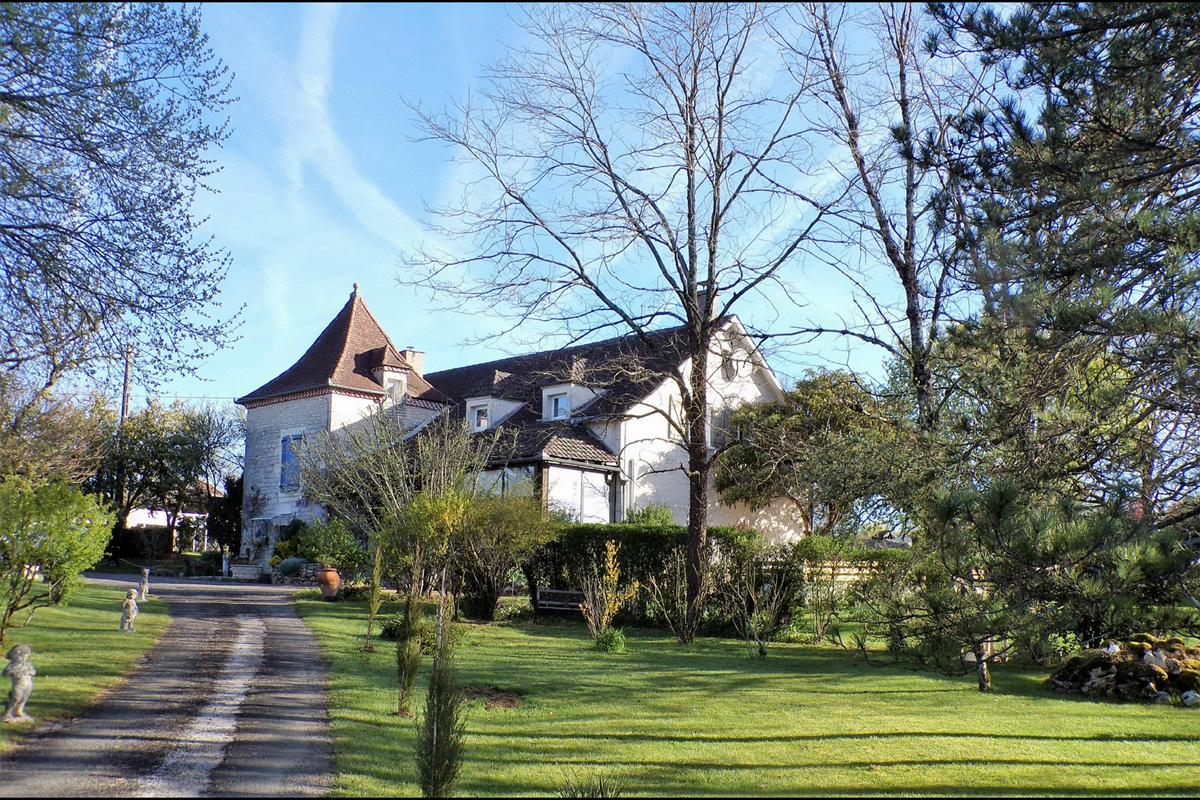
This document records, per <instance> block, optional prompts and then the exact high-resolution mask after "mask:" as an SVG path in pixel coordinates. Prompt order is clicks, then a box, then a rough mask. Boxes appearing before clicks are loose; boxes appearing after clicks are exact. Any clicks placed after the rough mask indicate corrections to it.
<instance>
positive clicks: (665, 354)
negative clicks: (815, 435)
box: [237, 285, 802, 560]
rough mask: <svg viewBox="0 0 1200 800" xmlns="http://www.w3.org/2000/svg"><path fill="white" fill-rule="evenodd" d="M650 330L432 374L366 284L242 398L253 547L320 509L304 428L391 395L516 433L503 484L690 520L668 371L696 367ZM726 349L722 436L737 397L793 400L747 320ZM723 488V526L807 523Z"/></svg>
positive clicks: (427, 412)
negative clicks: (397, 340)
mask: <svg viewBox="0 0 1200 800" xmlns="http://www.w3.org/2000/svg"><path fill="white" fill-rule="evenodd" d="M649 339H650V341H649V342H645V341H642V340H641V339H639V338H638V337H634V336H626V337H620V338H616V339H609V340H607V341H603V342H596V343H593V344H585V345H578V346H575V347H570V348H564V349H559V350H549V351H545V352H541V353H531V354H529V355H522V356H513V357H510V358H503V359H498V360H495V361H489V362H486V363H482V364H474V365H471V366H466V367H458V368H455V369H448V370H442V371H439V372H425V370H424V354H423V353H421V352H420V351H417V350H414V349H411V348H408V349H400V348H397V347H396V346H395V345H393V344H392V342H391V340H390V339H389V338H388V336H387V334H386V333H385V332H384V331H383V328H382V327H381V326H380V325H379V323H378V322H377V321H376V319H375V317H374V316H373V315H372V314H371V312H370V311H369V310H368V309H367V306H366V303H365V302H363V299H362V297H361V295H360V293H359V291H358V287H357V285H356V286H355V291H354V293H353V294H352V295H351V296H350V299H349V301H347V303H346V305H345V306H344V307H343V308H342V310H341V311H340V312H338V314H337V316H336V317H334V319H333V321H332V322H330V323H329V325H328V326H327V327H326V328H325V330H324V331H322V332H321V334H320V335H319V336H318V337H317V339H316V341H315V342H313V344H312V346H311V347H309V349H308V350H307V351H306V352H305V353H304V355H303V356H301V357H300V360H299V361H297V362H296V363H295V364H293V365H292V366H291V367H289V368H288V369H287V370H285V371H284V372H283V373H282V374H280V375H279V376H278V377H276V378H274V379H272V380H270V381H268V382H267V383H265V384H263V385H262V386H261V387H259V388H258V389H255V390H254V391H253V392H250V393H249V394H247V395H245V396H244V397H241V398H239V399H238V401H237V402H238V403H239V404H241V405H243V406H245V407H246V479H245V486H246V489H245V500H244V504H243V522H244V528H243V530H244V533H243V545H242V549H243V552H246V551H247V549H249V550H251V551H254V552H256V553H257V555H258V557H259V558H260V559H263V560H265V559H266V558H269V556H270V551H271V547H262V546H261V545H263V544H268V543H270V544H273V542H274V537H275V536H276V535H277V533H278V530H279V528H280V527H282V526H283V525H286V524H287V523H289V522H291V521H292V520H293V519H297V518H300V519H311V518H313V517H314V516H317V515H319V514H321V513H322V511H321V509H319V508H316V507H314V506H312V505H310V504H308V503H306V501H305V499H304V498H303V496H302V494H301V492H300V486H299V484H298V482H297V481H296V479H295V476H294V475H293V474H292V471H291V470H290V469H289V467H290V464H291V461H292V459H293V457H294V455H293V454H294V452H295V449H296V448H297V447H298V446H299V445H300V443H301V442H302V441H303V440H304V438H305V437H306V436H311V435H314V434H317V433H322V432H327V431H334V430H338V429H340V428H343V427H346V426H347V425H351V424H353V423H354V422H355V421H357V420H360V419H362V418H363V417H364V416H365V415H367V414H368V413H370V412H371V411H372V410H374V409H376V408H378V407H379V406H381V405H382V406H384V407H386V408H390V409H391V410H392V412H393V413H395V414H398V415H401V419H402V420H403V421H404V422H405V423H406V424H408V425H411V426H412V427H416V426H417V425H418V424H420V423H421V422H424V421H426V420H428V419H430V418H432V417H433V416H436V415H439V414H444V413H450V414H456V415H461V416H463V417H465V419H466V420H467V424H468V425H470V427H471V429H472V430H477V431H483V430H491V429H495V428H501V429H505V430H511V431H514V432H515V445H514V446H513V447H511V448H510V449H508V450H506V451H505V452H504V453H500V454H498V455H497V456H496V458H495V463H493V464H491V465H490V467H489V470H488V476H489V477H490V478H491V479H492V481H493V482H494V483H493V485H494V487H495V488H496V489H497V490H498V491H502V492H503V491H532V492H534V493H535V494H536V495H537V496H539V497H541V498H542V500H543V502H544V503H546V504H547V505H548V506H550V507H553V508H555V509H557V510H560V511H562V512H565V513H566V514H568V515H570V516H572V517H573V518H575V519H577V520H579V521H582V522H599V523H607V522H620V521H622V520H623V519H624V517H625V514H626V513H627V511H628V510H629V509H637V508H643V507H645V506H647V505H649V504H651V503H662V504H665V505H667V506H669V507H670V508H671V510H672V512H673V513H674V515H675V518H676V520H677V521H678V522H680V523H681V524H685V523H686V520H687V502H688V484H687V477H686V475H685V473H684V472H683V471H682V467H683V465H685V464H686V463H687V456H686V452H685V451H684V449H683V447H682V446H681V444H680V438H679V436H678V434H677V433H675V432H674V431H673V430H672V428H671V426H670V424H669V423H668V418H673V419H674V420H675V421H676V422H678V421H679V420H680V419H681V418H682V411H681V407H680V403H679V396H678V390H677V389H676V387H675V385H674V382H673V381H671V380H670V379H666V378H664V375H665V374H667V372H668V371H669V370H681V369H682V370H686V369H687V368H688V363H687V359H685V358H683V357H682V356H681V355H680V352H681V345H682V331H681V329H679V328H672V329H666V330H661V331H656V332H654V333H652V334H651V335H650V337H649ZM718 346H719V357H715V358H714V359H713V360H712V362H715V363H713V366H712V374H711V375H710V381H709V386H710V388H709V392H710V396H709V402H710V406H711V407H712V409H713V412H712V413H713V420H712V421H713V423H714V424H713V425H712V426H711V427H712V429H713V432H714V436H715V437H717V439H719V438H720V436H721V435H722V434H723V421H724V420H725V419H726V418H727V416H728V413H729V412H730V411H732V410H733V409H734V408H736V407H737V406H739V405H741V404H742V403H745V402H749V401H755V400H762V399H771V400H781V399H782V397H783V390H782V387H781V386H780V384H779V381H778V379H777V378H776V377H775V375H774V373H772V372H771V369H770V367H769V366H767V364H766V362H765V361H764V360H763V358H762V357H761V355H760V354H759V352H758V350H757V349H756V348H755V346H754V344H753V342H752V341H751V340H750V338H749V337H748V336H747V335H746V333H745V330H744V329H743V328H742V326H741V323H740V322H739V321H738V320H737V318H736V317H731V318H729V319H728V320H727V322H726V324H725V325H724V327H723V329H722V332H721V335H720V337H719V342H718ZM712 362H710V363H712ZM713 444H714V446H715V445H718V444H719V441H714V442H713ZM713 497H714V500H713V503H714V504H713V506H712V508H711V509H710V521H711V522H712V523H713V524H723V525H737V524H742V525H749V526H753V527H756V528H758V529H759V530H762V531H764V532H765V533H767V534H768V535H769V536H770V537H772V538H775V539H789V538H793V537H796V536H798V535H800V533H801V531H802V528H801V523H800V520H799V517H798V515H796V513H795V512H794V511H792V510H791V508H790V506H789V505H787V504H786V503H784V502H780V503H777V504H775V505H773V506H771V507H769V508H767V509H765V510H763V511H760V512H752V511H750V510H749V509H747V508H744V507H741V506H726V505H724V504H722V503H719V502H717V501H716V497H715V494H714V496H713Z"/></svg>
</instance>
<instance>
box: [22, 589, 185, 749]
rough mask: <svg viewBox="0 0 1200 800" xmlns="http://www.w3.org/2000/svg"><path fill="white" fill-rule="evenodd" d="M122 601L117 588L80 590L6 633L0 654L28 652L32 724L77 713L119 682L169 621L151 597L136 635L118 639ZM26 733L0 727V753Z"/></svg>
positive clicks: (24, 725)
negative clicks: (33, 670)
mask: <svg viewBox="0 0 1200 800" xmlns="http://www.w3.org/2000/svg"><path fill="white" fill-rule="evenodd" d="M124 599H125V591H124V590H122V589H120V588H116V587H111V586H96V585H93V584H84V585H83V586H81V587H79V589H77V590H76V591H75V594H74V595H72V596H71V601H70V604H69V605H66V606H61V607H54V606H51V607H49V608H40V609H38V610H37V613H35V614H34V615H33V622H32V623H30V624H29V625H28V626H26V627H24V628H13V629H10V630H9V631H8V635H7V641H6V642H5V643H4V647H3V650H2V652H3V653H6V652H8V649H9V648H10V647H12V646H13V645H16V644H22V643H24V644H28V645H29V646H30V647H32V648H33V659H32V660H33V665H34V666H35V667H37V671H38V674H37V675H36V676H35V677H34V679H33V684H34V687H33V697H31V698H30V700H29V704H28V705H26V706H25V711H26V713H28V714H31V715H33V716H34V717H35V718H36V719H37V721H38V723H43V722H48V721H53V720H59V719H63V718H66V717H71V716H73V715H75V714H77V713H79V711H81V710H82V709H83V708H84V707H85V706H86V705H87V704H88V703H89V702H90V701H91V700H92V698H94V697H95V696H96V695H97V694H99V693H100V692H101V691H103V690H104V689H107V688H108V687H110V686H112V685H113V684H115V683H116V682H117V681H119V680H120V678H121V676H122V675H123V674H125V672H126V671H127V670H128V669H129V667H130V665H131V664H132V663H133V662H134V660H135V659H136V658H137V657H138V656H140V655H141V654H142V653H144V652H146V651H147V650H148V649H150V647H151V645H153V644H154V642H155V641H156V640H157V639H158V636H159V634H160V633H162V631H163V628H165V627H166V626H167V623H168V622H169V621H170V619H169V617H168V616H167V607H166V604H164V603H162V602H160V601H158V600H155V599H154V596H153V595H151V596H150V599H149V600H146V601H145V602H140V603H138V608H139V611H140V613H139V614H138V618H137V633H121V632H120V631H119V630H118V628H119V626H120V624H121V601H122V600H124ZM24 618H25V617H24V615H23V614H18V616H17V619H18V620H22V619H24ZM0 664H5V665H6V664H8V662H7V661H0ZM0 687H2V688H0V702H2V700H3V697H6V696H7V694H8V688H9V680H8V678H4V679H3V683H2V684H0ZM32 727H33V726H31V725H29V724H27V723H17V724H12V725H0V752H3V751H4V750H7V749H8V748H9V747H11V746H12V744H13V742H14V740H15V739H16V738H18V737H20V736H22V735H23V734H25V733H28V732H29V731H30V730H31V729H32Z"/></svg>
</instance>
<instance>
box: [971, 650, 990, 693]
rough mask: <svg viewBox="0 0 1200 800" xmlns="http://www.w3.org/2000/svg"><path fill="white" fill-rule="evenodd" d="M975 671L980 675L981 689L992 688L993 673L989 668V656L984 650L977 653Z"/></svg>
mask: <svg viewBox="0 0 1200 800" xmlns="http://www.w3.org/2000/svg"><path fill="white" fill-rule="evenodd" d="M975 672H976V674H977V675H978V677H979V691H981V692H990V691H991V690H992V673H991V672H990V671H989V670H988V662H987V656H986V655H985V654H984V653H983V652H982V651H980V652H976V653H975Z"/></svg>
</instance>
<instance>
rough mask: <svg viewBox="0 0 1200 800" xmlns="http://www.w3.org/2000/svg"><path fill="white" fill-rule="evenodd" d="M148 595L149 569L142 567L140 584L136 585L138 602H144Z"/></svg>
mask: <svg viewBox="0 0 1200 800" xmlns="http://www.w3.org/2000/svg"><path fill="white" fill-rule="evenodd" d="M149 594H150V569H149V568H148V567H144V568H143V569H142V582H141V583H140V584H138V600H143V601H144V600H145V599H146V597H147V595H149Z"/></svg>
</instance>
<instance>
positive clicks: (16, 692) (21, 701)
mask: <svg viewBox="0 0 1200 800" xmlns="http://www.w3.org/2000/svg"><path fill="white" fill-rule="evenodd" d="M32 655H33V648H31V647H30V646H29V645H27V644H19V645H16V646H15V647H13V648H12V649H11V650H9V651H8V653H7V654H6V655H5V656H4V657H5V658H7V659H8V660H9V662H11V663H9V665H8V666H7V667H5V668H4V672H2V673H0V675H5V676H7V677H10V678H12V690H11V691H9V693H8V705H7V706H6V707H5V709H4V721H5V722H32V721H33V717H31V716H29V715H28V714H26V713H25V703H26V701H28V700H29V695H31V694H33V676H34V675H37V670H36V669H34V667H33V664H30V663H29V657H30V656H32Z"/></svg>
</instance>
